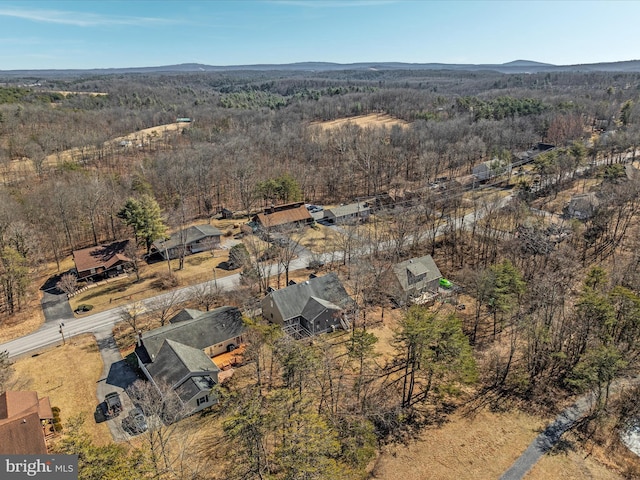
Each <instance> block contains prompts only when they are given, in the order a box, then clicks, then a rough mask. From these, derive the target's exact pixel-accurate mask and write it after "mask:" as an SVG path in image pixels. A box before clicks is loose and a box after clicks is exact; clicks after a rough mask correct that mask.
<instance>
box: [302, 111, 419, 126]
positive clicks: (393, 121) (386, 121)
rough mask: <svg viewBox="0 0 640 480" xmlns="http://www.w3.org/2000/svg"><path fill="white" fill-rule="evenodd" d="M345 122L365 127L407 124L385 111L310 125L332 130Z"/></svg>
mask: <svg viewBox="0 0 640 480" xmlns="http://www.w3.org/2000/svg"><path fill="white" fill-rule="evenodd" d="M347 123H352V124H354V125H357V126H359V127H362V128H366V127H387V128H391V127H393V126H394V125H399V126H400V127H406V126H408V125H409V123H408V122H405V121H404V120H400V119H399V118H395V117H392V116H391V115H387V114H386V113H383V114H380V113H370V114H368V115H358V116H356V117H348V118H339V119H338V120H330V121H327V122H315V123H313V124H312V125H314V126H319V127H320V128H322V129H323V130H332V129H334V128H339V127H341V126H343V125H346V124H347Z"/></svg>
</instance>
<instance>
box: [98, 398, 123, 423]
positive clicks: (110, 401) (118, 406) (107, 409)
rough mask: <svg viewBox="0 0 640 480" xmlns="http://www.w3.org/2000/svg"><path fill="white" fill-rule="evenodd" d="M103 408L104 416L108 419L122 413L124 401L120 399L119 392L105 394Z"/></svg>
mask: <svg viewBox="0 0 640 480" xmlns="http://www.w3.org/2000/svg"><path fill="white" fill-rule="evenodd" d="M103 409H104V416H105V418H107V419H109V418H114V417H117V416H118V415H120V412H122V402H121V401H120V395H118V392H111V393H107V394H106V395H105V397H104V402H103Z"/></svg>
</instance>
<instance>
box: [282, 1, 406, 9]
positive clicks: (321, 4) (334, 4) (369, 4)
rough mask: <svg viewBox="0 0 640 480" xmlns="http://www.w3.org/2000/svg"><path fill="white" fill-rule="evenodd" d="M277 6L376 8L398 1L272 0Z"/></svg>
mask: <svg viewBox="0 0 640 480" xmlns="http://www.w3.org/2000/svg"><path fill="white" fill-rule="evenodd" d="M270 3H273V4H276V5H288V6H292V7H307V8H344V7H350V8H353V7H375V6H378V5H390V4H393V3H398V0H335V1H334V0H271V2H270Z"/></svg>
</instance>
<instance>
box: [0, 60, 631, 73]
mask: <svg viewBox="0 0 640 480" xmlns="http://www.w3.org/2000/svg"><path fill="white" fill-rule="evenodd" d="M243 70H245V71H278V70H280V71H307V72H327V71H341V70H454V71H473V72H476V71H494V72H500V73H538V72H568V71H572V72H597V71H602V72H640V60H627V61H619V62H601V63H588V64H577V65H552V64H550V63H541V62H534V61H531V60H514V61H512V62H507V63H502V64H452V63H404V62H359V63H332V62H298V63H285V64H254V65H227V66H217V65H205V64H201V63H182V64H178V65H163V66H157V67H128V68H92V69H61V70H55V69H45V70H0V74H4V75H12V76H13V75H22V76H28V75H35V76H46V75H78V74H95V75H108V74H123V73H172V72H173V73H189V72H225V71H243Z"/></svg>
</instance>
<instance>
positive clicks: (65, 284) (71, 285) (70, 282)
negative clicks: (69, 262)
mask: <svg viewBox="0 0 640 480" xmlns="http://www.w3.org/2000/svg"><path fill="white" fill-rule="evenodd" d="M56 287H58V289H60V290H62V291H63V292H64V293H66V294H67V295H73V294H74V293H76V290H77V289H78V278H77V277H76V276H75V275H74V274H73V273H65V274H64V275H62V276H61V277H60V280H58V283H57V284H56Z"/></svg>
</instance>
